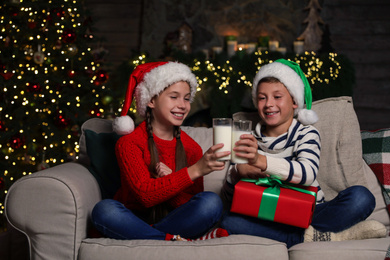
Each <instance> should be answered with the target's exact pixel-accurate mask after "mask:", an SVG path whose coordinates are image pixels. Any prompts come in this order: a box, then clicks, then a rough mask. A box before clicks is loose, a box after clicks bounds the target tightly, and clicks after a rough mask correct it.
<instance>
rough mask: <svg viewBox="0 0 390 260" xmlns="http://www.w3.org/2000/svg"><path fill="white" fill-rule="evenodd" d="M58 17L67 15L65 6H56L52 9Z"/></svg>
mask: <svg viewBox="0 0 390 260" xmlns="http://www.w3.org/2000/svg"><path fill="white" fill-rule="evenodd" d="M51 12H52V13H53V14H54V15H55V16H56V17H57V18H63V17H65V14H66V13H65V11H64V9H63V8H61V7H59V8H54V9H53V10H52V11H51Z"/></svg>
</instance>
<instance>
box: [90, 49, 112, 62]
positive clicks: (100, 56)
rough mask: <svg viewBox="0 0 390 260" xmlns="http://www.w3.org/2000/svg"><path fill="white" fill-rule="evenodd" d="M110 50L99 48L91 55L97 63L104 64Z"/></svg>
mask: <svg viewBox="0 0 390 260" xmlns="http://www.w3.org/2000/svg"><path fill="white" fill-rule="evenodd" d="M107 53H108V50H106V49H104V48H103V47H99V48H97V49H95V50H93V51H91V54H92V55H93V58H94V59H95V61H96V62H102V61H104V58H105V56H106V55H107Z"/></svg>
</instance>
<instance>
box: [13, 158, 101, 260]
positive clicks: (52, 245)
mask: <svg viewBox="0 0 390 260" xmlns="http://www.w3.org/2000/svg"><path fill="white" fill-rule="evenodd" d="M100 199H101V194H100V189H99V185H98V183H97V182H96V180H95V178H94V177H93V176H92V174H91V173H90V172H89V171H88V169H87V168H86V167H85V166H83V165H81V164H79V163H74V162H69V163H65V164H62V165H58V166H55V167H53V168H48V169H46V170H43V171H40V172H36V173H34V174H31V175H29V176H26V177H23V178H21V179H19V180H18V181H17V182H15V183H14V184H13V185H12V186H11V188H10V189H9V192H8V194H7V197H6V200H5V214H6V217H7V219H8V221H9V222H10V224H11V225H13V226H14V227H15V228H16V229H18V230H20V231H21V232H22V233H24V234H25V235H26V236H27V238H28V240H29V246H30V259H77V255H78V251H79V247H80V244H81V241H82V240H83V239H84V238H86V237H87V230H88V223H89V219H90V214H91V211H92V209H93V207H94V205H95V204H96V203H97V202H98V201H99V200H100Z"/></svg>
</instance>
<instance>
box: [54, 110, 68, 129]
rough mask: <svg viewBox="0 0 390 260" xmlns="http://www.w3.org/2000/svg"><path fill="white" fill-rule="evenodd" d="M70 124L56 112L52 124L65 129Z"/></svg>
mask: <svg viewBox="0 0 390 260" xmlns="http://www.w3.org/2000/svg"><path fill="white" fill-rule="evenodd" d="M69 123H70V119H68V118H66V117H65V116H64V115H63V114H62V113H61V112H60V111H58V110H57V117H56V118H55V119H54V124H55V125H56V126H57V127H58V128H60V129H63V128H66V127H67V126H68V125H69Z"/></svg>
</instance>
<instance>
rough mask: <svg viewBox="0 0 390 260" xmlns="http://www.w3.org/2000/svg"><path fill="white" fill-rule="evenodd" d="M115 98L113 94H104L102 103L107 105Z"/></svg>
mask: <svg viewBox="0 0 390 260" xmlns="http://www.w3.org/2000/svg"><path fill="white" fill-rule="evenodd" d="M113 99H114V98H113V97H112V96H104V97H103V98H102V103H103V105H105V106H107V105H108V104H110V103H111V102H112V100H113Z"/></svg>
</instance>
